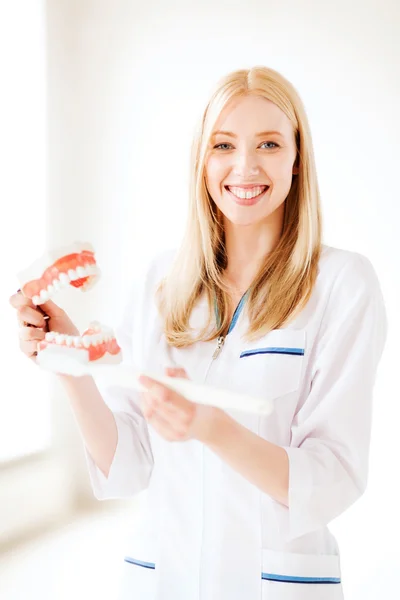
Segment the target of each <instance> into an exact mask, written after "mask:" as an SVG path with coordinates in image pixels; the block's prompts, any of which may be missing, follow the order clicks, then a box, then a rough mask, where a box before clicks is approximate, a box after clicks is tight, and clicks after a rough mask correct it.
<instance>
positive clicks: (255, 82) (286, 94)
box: [157, 67, 322, 347]
mask: <svg viewBox="0 0 400 600" xmlns="http://www.w3.org/2000/svg"><path fill="white" fill-rule="evenodd" d="M249 95H252V96H261V97H263V98H266V99H268V100H270V101H271V102H273V103H274V104H276V105H277V106H278V107H279V108H280V109H281V110H282V111H283V112H284V113H285V114H286V116H287V117H288V118H289V120H290V121H291V123H292V125H293V131H294V134H295V140H296V147H297V158H296V162H295V164H296V165H297V166H298V167H299V173H298V175H296V176H295V177H294V178H293V182H292V186H291V188H290V191H289V194H288V196H287V198H286V201H285V214H284V221H283V228H282V234H281V238H280V240H279V242H278V243H277V245H276V247H275V248H274V249H273V251H272V252H270V253H269V254H268V255H267V257H266V259H265V262H264V263H263V265H262V267H261V268H260V270H259V272H258V274H257V276H256V278H255V280H254V282H253V284H252V286H251V288H250V290H249V293H248V299H247V303H246V310H247V314H248V317H249V324H250V325H249V328H248V331H247V333H246V335H245V339H247V340H248V341H252V340H255V339H257V338H258V337H261V336H263V335H266V334H267V333H268V332H269V331H271V330H272V329H277V328H280V327H282V326H283V325H284V324H286V323H287V322H288V321H289V320H290V319H292V318H293V317H294V316H295V315H296V314H297V313H298V312H299V311H300V310H301V309H302V308H303V307H304V306H305V304H306V303H307V301H308V299H309V298H310V295H311V292H312V290H313V287H314V283H315V280H316V277H317V272H318V262H319V258H320V253H321V236H322V234H321V229H322V226H321V208H320V194H319V188H318V182H317V175H316V168H315V160H314V152H313V147H312V139H311V134H310V129H309V124H308V119H307V116H306V113H305V109H304V106H303V103H302V101H301V99H300V97H299V95H298V93H297V91H296V89H295V88H294V87H293V85H292V84H291V83H290V82H289V81H287V80H286V79H285V78H284V77H283V76H282V75H281V74H280V73H278V72H277V71H274V70H273V69H269V68H266V67H254V68H252V69H248V70H247V69H246V70H244V69H243V70H237V71H234V72H232V73H230V74H228V75H226V76H225V77H223V78H222V79H221V80H220V81H219V82H218V84H217V86H216V89H215V91H214V93H213V94H212V97H211V99H210V101H209V103H208V105H207V107H206V109H205V111H204V114H203V116H202V119H201V122H200V127H199V128H198V131H197V132H196V135H195V137H194V140H193V145H192V154H191V173H190V175H191V177H190V205H189V211H188V220H187V224H186V230H185V233H184V236H183V240H182V244H181V247H180V249H179V250H178V252H177V254H176V256H175V259H174V262H173V264H172V266H171V268H170V270H169V272H168V274H167V276H166V277H165V278H164V279H163V280H162V281H161V283H160V285H159V286H158V289H157V301H158V309H159V311H160V314H161V316H162V318H163V323H164V333H165V336H166V340H167V342H168V343H169V344H170V345H172V346H175V347H185V346H190V345H191V344H193V343H195V342H197V341H210V340H213V339H215V338H217V337H218V336H220V335H224V333H225V332H226V330H227V328H228V327H229V321H230V315H229V309H228V307H229V304H228V301H229V296H228V288H227V286H226V285H225V283H224V281H223V280H222V273H223V270H224V269H225V268H226V266H227V256H226V253H225V245H224V230H223V219H222V214H221V212H220V211H219V209H218V208H217V206H216V205H215V203H214V201H213V200H212V198H211V196H210V194H209V192H208V190H207V187H206V180H205V162H206V158H207V149H208V147H209V142H210V137H211V134H212V132H213V128H214V126H215V124H216V122H217V120H218V118H219V115H220V114H221V112H222V110H223V109H224V108H225V106H226V105H227V104H228V103H229V102H230V101H231V100H232V99H234V98H240V97H244V96H249ZM203 293H205V294H206V295H207V298H208V307H209V315H208V321H207V323H206V324H205V326H204V328H203V329H202V330H201V331H200V332H195V334H194V335H193V334H192V331H191V330H190V327H189V320H190V315H191V313H192V310H193V308H194V306H195V305H196V303H197V301H198V300H199V299H200V297H201V296H202V295H203ZM214 301H215V302H216V306H217V308H218V313H219V316H220V319H219V322H218V323H216V322H215V318H214V308H213V303H214ZM210 327H211V329H210Z"/></svg>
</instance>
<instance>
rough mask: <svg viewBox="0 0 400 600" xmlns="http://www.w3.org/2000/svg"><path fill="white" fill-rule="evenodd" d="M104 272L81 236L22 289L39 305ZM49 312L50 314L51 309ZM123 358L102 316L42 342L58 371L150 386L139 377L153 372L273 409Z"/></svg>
mask: <svg viewBox="0 0 400 600" xmlns="http://www.w3.org/2000/svg"><path fill="white" fill-rule="evenodd" d="M99 277H100V269H99V268H98V266H97V264H96V259H95V256H94V251H93V248H92V246H91V245H90V244H87V243H78V242H77V243H75V244H72V245H71V246H68V247H64V248H59V249H58V250H56V251H53V252H49V253H46V254H45V255H44V256H43V257H41V258H40V259H39V260H37V261H35V262H34V263H33V264H32V265H31V266H30V267H29V268H28V269H26V270H25V271H22V272H20V273H19V274H18V278H19V281H20V285H21V291H22V293H23V294H24V296H26V297H28V298H31V299H32V302H33V304H36V306H37V307H39V308H40V305H41V304H44V303H45V302H47V300H50V299H52V297H53V296H54V295H55V294H56V293H57V291H59V290H60V289H62V288H63V287H66V286H69V285H71V286H73V287H74V288H76V289H80V290H81V291H83V292H86V291H87V290H89V289H91V288H92V287H93V285H95V284H96V282H97V281H98V279H99ZM43 312H44V311H43ZM44 315H45V318H46V314H45V313H44ZM121 362H122V352H121V348H120V347H119V346H118V343H117V340H116V339H115V336H114V334H113V331H112V330H111V329H110V328H108V327H105V326H104V325H101V324H100V323H99V322H98V321H92V322H91V323H90V324H89V327H88V329H86V330H85V331H84V332H83V334H82V335H81V336H70V335H65V334H62V333H57V332H55V331H50V332H47V333H46V336H45V339H44V340H43V341H41V342H39V343H38V346H37V363H38V365H40V366H41V367H42V368H44V369H47V370H49V371H51V372H53V373H61V374H64V375H70V376H72V377H82V376H84V375H91V376H92V377H100V378H101V379H103V380H104V381H105V382H106V383H107V384H109V385H110V384H114V385H120V386H123V387H126V388H128V389H135V390H137V391H146V388H144V387H143V386H142V385H141V384H140V383H139V377H140V375H147V376H148V377H151V378H152V379H154V380H156V381H158V382H160V383H162V384H164V385H166V386H167V387H169V388H170V389H172V390H174V391H176V392H177V393H178V394H181V395H182V396H184V397H185V398H187V399H188V400H190V401H192V402H196V403H198V404H207V405H211V406H217V407H219V408H221V409H223V410H229V409H233V410H239V411H244V412H248V413H257V414H263V415H268V414H270V413H271V412H272V411H273V404H272V402H271V401H269V400H266V399H265V398H254V397H252V396H247V395H245V394H240V393H236V392H233V391H231V390H223V389H220V388H214V387H212V386H209V385H204V384H202V385H201V384H197V383H194V382H193V381H190V380H188V379H183V378H176V377H169V376H166V375H165V376H161V375H159V374H155V373H147V372H145V371H139V370H137V369H135V368H134V367H129V366H126V365H122V364H118V363H121Z"/></svg>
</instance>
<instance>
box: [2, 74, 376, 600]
mask: <svg viewBox="0 0 400 600" xmlns="http://www.w3.org/2000/svg"><path fill="white" fill-rule="evenodd" d="M11 302H12V304H13V305H14V306H16V307H17V308H18V317H19V319H20V322H21V323H22V322H24V321H25V322H28V323H30V324H32V325H35V326H36V329H35V327H34V328H32V327H31V328H29V327H23V328H22V330H21V331H22V332H23V333H22V334H21V335H22V338H23V339H24V341H23V342H21V348H22V349H23V351H24V352H25V353H26V354H27V355H28V356H32V354H33V352H34V351H35V348H36V343H37V342H35V341H33V336H34V335H36V336H37V337H36V340H37V339H41V335H42V333H43V332H41V331H40V330H38V329H37V327H40V326H42V325H43V322H42V321H41V319H42V317H40V316H39V313H38V312H37V311H36V310H34V308H33V306H29V305H28V304H29V302H28V303H27V301H26V299H23V298H22V297H21V295H20V294H19V295H17V296H14V297H13V298H12V299H11ZM42 308H44V310H45V311H46V312H47V313H48V315H49V316H50V319H49V327H50V329H56V330H58V331H60V328H64V329H65V331H64V332H65V333H71V332H74V334H75V333H76V328H75V327H74V325H73V324H72V323H71V321H70V320H69V319H68V317H67V316H66V315H65V313H64V312H63V311H62V310H61V309H60V308H59V307H57V306H56V305H55V304H54V303H52V302H48V303H47V304H45V305H42ZM386 328H387V324H386V312H385V307H384V302H383V299H382V295H381V290H380V286H379V282H378V279H377V276H376V274H375V271H374V269H373V267H372V265H371V263H370V261H369V260H368V259H367V258H366V257H365V256H363V255H361V254H359V253H356V252H350V251H346V250H340V249H337V248H333V247H329V246H326V245H324V244H322V241H321V214H320V199H319V190H318V184H317V176H316V171H315V163H314V156H313V150H312V142H311V136H310V132H309V126H308V122H307V117H306V114H305V111H304V108H303V105H302V102H301V100H300V98H299V96H298V94H297V92H296V90H295V89H294V88H293V86H292V85H291V84H290V83H289V82H288V81H287V80H286V79H285V78H284V77H282V76H281V75H280V74H279V73H277V72H276V71H273V70H271V69H267V68H264V67H257V68H253V69H250V70H239V71H236V72H233V73H231V74H229V75H228V76H226V77H224V78H223V79H222V80H221V81H220V82H219V84H218V86H217V87H216V90H215V92H214V94H213V95H212V97H211V99H210V102H209V104H208V106H207V107H206V110H205V112H204V115H203V118H202V121H201V124H200V127H199V131H198V132H197V135H196V139H195V141H194V145H193V155H192V179H191V193H190V208H189V217H188V223H187V227H186V232H185V236H184V239H183V242H182V245H181V247H180V249H179V250H178V251H177V252H175V251H174V252H172V253H164V254H163V255H162V256H160V257H158V258H157V259H155V260H154V261H152V263H151V265H150V266H149V269H148V271H147V276H146V278H145V280H144V281H143V284H142V285H141V286H140V289H138V288H134V289H133V290H132V295H131V297H130V299H129V301H128V303H127V308H126V313H125V315H124V318H123V319H122V322H121V325H120V327H119V328H118V330H117V339H118V342H119V344H120V346H121V347H122V350H123V355H124V360H125V361H126V362H127V363H129V364H134V365H135V366H139V367H140V368H142V369H143V370H145V369H147V370H149V371H151V370H153V372H162V373H165V372H167V373H168V374H170V375H172V376H175V377H189V378H190V379H192V380H195V381H198V382H206V383H209V384H212V385H217V386H221V387H223V388H228V389H232V390H236V391H245V392H246V393H248V394H252V395H254V396H258V397H260V396H262V397H265V398H269V399H271V400H272V401H273V402H274V412H273V414H272V415H270V416H268V417H267V416H257V415H254V414H250V413H247V412H246V411H245V409H244V410H243V411H240V412H239V411H222V410H220V409H217V408H214V407H210V406H205V405H195V404H193V403H191V402H190V401H188V400H186V399H185V398H183V397H182V396H180V395H178V394H176V393H173V392H172V391H169V390H168V389H167V388H165V387H164V386H162V385H160V384H158V383H156V382H155V381H153V380H151V379H149V378H146V377H142V379H141V381H142V383H143V385H144V386H145V387H146V388H147V390H148V391H147V393H142V394H136V393H135V392H132V391H130V390H125V389H120V388H112V389H107V390H105V391H104V392H103V393H100V392H99V390H98V389H97V387H96V385H95V383H94V382H93V380H92V379H91V378H89V377H84V378H80V379H73V378H70V377H64V376H63V377H61V376H60V379H61V380H62V381H63V383H64V385H65V388H66V390H67V392H68V395H69V398H70V400H71V404H72V407H73V409H74V411H75V415H76V417H77V422H78V425H79V427H80V430H81V433H82V436H83V439H84V442H85V449H86V456H87V462H88V468H89V473H90V477H91V482H92V485H93V489H94V493H95V495H96V497H97V498H99V499H104V498H123V497H132V496H134V495H135V494H137V493H138V492H140V491H142V490H145V489H146V490H147V503H146V507H145V510H144V514H142V515H141V517H140V519H139V527H138V530H137V531H136V532H135V535H134V536H133V538H132V540H131V544H130V548H129V555H127V556H126V558H125V577H124V580H123V589H122V592H121V598H124V599H128V598H138V599H140V600H211V599H218V600H247V599H256V598H257V599H262V600H267V599H268V600H270V599H271V600H278V599H279V600H280V599H285V600H292V599H293V600H294V599H296V600H300V599H307V600H312V599H314V598H315V599H317V598H318V600H321V599H322V598H323V599H326V600H330V599H335V600H337V599H340V598H343V590H342V584H341V573H340V558H339V549H338V545H337V542H336V539H335V538H334V536H333V535H332V534H331V532H330V531H329V528H328V524H329V523H330V521H332V520H333V519H334V518H335V517H337V516H338V515H340V514H341V513H343V512H344V511H345V510H346V509H347V508H348V507H349V506H350V505H351V504H353V503H354V502H355V501H356V500H357V499H358V498H359V497H360V496H361V495H362V493H363V492H364V490H365V488H366V483H367V471H368V453H369V441H370V428H371V412H372V392H373V386H374V381H375V376H376V371H377V367H378V363H379V361H380V357H381V355H382V351H383V348H384V343H385V339H386ZM43 335H44V334H43ZM33 360H34V358H33ZM167 366H169V368H167V369H166V367H167Z"/></svg>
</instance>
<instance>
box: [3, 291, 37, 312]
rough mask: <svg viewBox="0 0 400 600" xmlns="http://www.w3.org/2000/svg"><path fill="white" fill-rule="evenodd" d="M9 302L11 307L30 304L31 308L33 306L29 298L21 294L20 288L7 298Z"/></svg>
mask: <svg viewBox="0 0 400 600" xmlns="http://www.w3.org/2000/svg"><path fill="white" fill-rule="evenodd" d="M9 302H10V304H11V306H12V307H13V308H20V307H21V306H30V307H31V308H34V306H35V305H34V304H33V302H32V300H31V299H30V298H27V297H26V296H24V295H23V293H22V292H21V290H18V292H17V293H16V294H13V295H12V296H11V297H10V298H9Z"/></svg>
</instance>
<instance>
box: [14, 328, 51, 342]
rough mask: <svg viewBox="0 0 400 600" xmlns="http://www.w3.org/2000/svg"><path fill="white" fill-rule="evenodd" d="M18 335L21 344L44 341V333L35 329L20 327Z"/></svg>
mask: <svg viewBox="0 0 400 600" xmlns="http://www.w3.org/2000/svg"><path fill="white" fill-rule="evenodd" d="M18 335H19V339H20V340H21V341H22V342H30V341H33V340H36V342H40V341H41V340H44V338H45V336H46V332H45V331H42V329H38V328H37V327H20V329H19V332H18Z"/></svg>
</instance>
